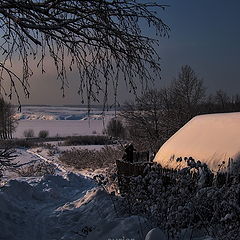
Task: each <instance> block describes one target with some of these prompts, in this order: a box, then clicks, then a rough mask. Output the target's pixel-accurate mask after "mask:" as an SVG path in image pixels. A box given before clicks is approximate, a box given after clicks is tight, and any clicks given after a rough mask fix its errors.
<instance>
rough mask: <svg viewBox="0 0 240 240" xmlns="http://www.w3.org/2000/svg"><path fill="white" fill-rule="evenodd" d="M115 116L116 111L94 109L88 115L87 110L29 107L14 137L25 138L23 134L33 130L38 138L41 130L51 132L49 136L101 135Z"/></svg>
mask: <svg viewBox="0 0 240 240" xmlns="http://www.w3.org/2000/svg"><path fill="white" fill-rule="evenodd" d="M114 116H115V112H114V111H106V112H105V113H104V114H103V113H102V109H101V108H99V109H97V108H94V109H92V111H91V113H90V115H88V111H87V108H80V107H79V108H78V107H53V106H50V107H49V106H48V107H47V106H28V107H23V108H22V112H21V113H16V114H15V118H16V119H19V122H18V126H17V129H16V132H15V133H14V137H16V138H23V137H24V134H23V132H24V131H25V130H27V129H33V130H34V133H35V135H36V136H37V135H38V133H39V131H40V130H47V131H49V136H51V137H55V136H63V137H64V136H77V135H94V134H97V135H101V134H102V131H103V129H104V128H105V127H106V124H107V123H108V121H109V120H110V119H111V118H112V117H114Z"/></svg>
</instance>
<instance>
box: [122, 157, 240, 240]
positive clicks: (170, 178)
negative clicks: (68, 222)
mask: <svg viewBox="0 0 240 240" xmlns="http://www.w3.org/2000/svg"><path fill="white" fill-rule="evenodd" d="M184 160H185V161H187V163H188V167H186V168H184V169H181V170H172V169H166V168H162V167H161V166H160V165H158V164H149V165H148V166H146V167H145V169H144V171H143V173H142V174H141V175H139V176H126V177H125V178H124V179H122V182H121V183H122V186H125V188H124V189H125V191H124V192H123V191H122V192H121V193H122V196H123V199H125V206H126V209H127V210H128V211H129V214H134V215H142V216H145V217H147V218H148V219H150V220H151V222H152V223H153V224H154V225H155V226H158V227H160V228H161V229H163V230H164V231H165V232H166V233H167V235H168V236H170V237H171V239H195V238H194V236H192V235H194V234H195V233H197V232H201V233H202V234H203V235H209V236H211V237H213V238H214V239H222V240H223V239H231V240H233V239H238V238H239V226H240V218H239V212H240V207H239V206H240V201H239V198H240V197H239V196H240V174H239V172H238V173H235V175H234V174H231V175H230V174H229V173H223V172H218V173H217V174H215V175H214V174H213V173H212V172H211V171H210V170H209V169H208V167H207V165H206V164H202V163H201V162H200V161H195V160H194V159H192V158H184ZM184 160H183V159H181V158H179V159H178V161H184ZM118 180H119V178H118ZM121 189H123V188H121ZM184 229H185V230H186V229H187V231H188V233H189V235H190V236H192V237H190V238H181V234H182V233H183V231H184Z"/></svg>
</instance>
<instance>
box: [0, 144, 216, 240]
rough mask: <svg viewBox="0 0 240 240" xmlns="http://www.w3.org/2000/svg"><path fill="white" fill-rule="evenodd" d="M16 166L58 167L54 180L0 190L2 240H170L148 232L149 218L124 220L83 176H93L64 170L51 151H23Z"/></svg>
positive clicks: (19, 181)
mask: <svg viewBox="0 0 240 240" xmlns="http://www.w3.org/2000/svg"><path fill="white" fill-rule="evenodd" d="M16 161H17V162H19V164H23V165H25V166H27V164H33V163H37V162H40V161H46V162H50V163H54V164H55V166H56V175H48V176H45V177H27V178H23V177H22V178H17V177H16V176H12V175H10V177H11V178H12V179H11V180H8V181H6V184H5V185H4V186H3V187H1V188H0V226H1V228H0V239H1V240H10V239H11V240H33V239H34V240H80V239H86V240H108V239H111V240H112V239H114V240H115V239H121V240H126V239H131V240H143V239H146V240H160V239H161V240H167V237H166V235H164V233H163V232H162V231H161V230H159V229H157V230H156V229H154V230H152V231H150V230H151V228H152V226H151V224H150V223H149V222H148V221H147V220H146V219H144V218H142V217H140V216H133V215H125V214H124V215H123V214H122V211H121V204H120V202H121V201H116V200H114V198H113V196H111V195H110V194H109V193H107V192H106V191H105V190H104V189H102V188H101V187H99V186H97V184H96V183H95V182H94V181H93V180H92V179H91V178H89V177H86V176H84V175H89V176H91V174H89V173H88V172H87V171H82V174H84V175H82V174H79V173H76V172H72V171H71V170H69V169H65V168H64V167H63V166H62V165H61V164H60V163H59V162H58V161H57V158H56V155H54V156H48V154H47V150H44V149H39V148H38V149H30V150H28V151H26V150H24V149H19V150H18V157H17V159H16ZM99 170H100V169H99ZM5 180H7V179H6V178H5ZM149 231H150V232H149ZM148 232H149V233H148ZM147 233H148V234H147ZM183 236H185V237H183V238H182V240H189V239H190V238H189V237H186V236H188V234H185V232H184V234H183ZM191 239H192V240H211V238H208V237H195V238H191Z"/></svg>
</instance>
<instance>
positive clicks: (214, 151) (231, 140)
mask: <svg viewBox="0 0 240 240" xmlns="http://www.w3.org/2000/svg"><path fill="white" fill-rule="evenodd" d="M239 153H240V112H237V113H221V114H206V115H200V116H196V117H194V118H193V119H191V120H190V121H189V122H188V123H187V124H185V125H184V126H183V127H182V128H181V129H180V130H178V131H177V132H176V133H175V134H174V135H173V136H172V137H171V138H170V139H169V140H168V141H167V142H165V143H164V144H163V145H162V147H161V148H160V149H159V151H158V153H157V154H156V156H155V158H154V161H155V162H158V163H160V164H161V165H162V166H163V167H169V168H182V167H185V166H186V162H185V161H181V162H179V161H176V159H177V158H178V157H182V158H184V157H192V158H194V159H195V160H200V161H201V162H202V163H206V164H207V165H208V166H209V168H210V169H212V170H218V168H219V164H222V162H223V161H224V162H225V165H227V163H228V160H229V158H232V159H233V161H237V160H238V161H240V155H239Z"/></svg>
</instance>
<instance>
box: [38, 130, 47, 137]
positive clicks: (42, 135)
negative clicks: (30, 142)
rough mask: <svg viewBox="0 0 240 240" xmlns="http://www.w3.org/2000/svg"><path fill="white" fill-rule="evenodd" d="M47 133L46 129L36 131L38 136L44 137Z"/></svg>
mask: <svg viewBox="0 0 240 240" xmlns="http://www.w3.org/2000/svg"><path fill="white" fill-rule="evenodd" d="M48 135H49V132H48V131H47V130H41V131H39V133H38V137H39V138H46V137H48Z"/></svg>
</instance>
